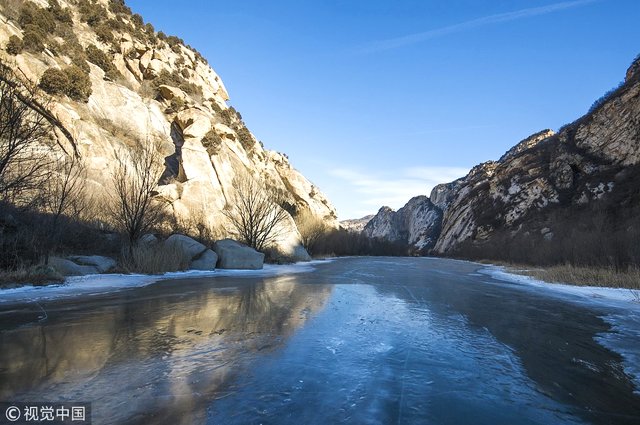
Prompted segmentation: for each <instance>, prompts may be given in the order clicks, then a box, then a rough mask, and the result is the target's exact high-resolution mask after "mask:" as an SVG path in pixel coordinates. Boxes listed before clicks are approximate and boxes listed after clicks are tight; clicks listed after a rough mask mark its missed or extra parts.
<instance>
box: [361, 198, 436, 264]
mask: <svg viewBox="0 0 640 425" xmlns="http://www.w3.org/2000/svg"><path fill="white" fill-rule="evenodd" d="M441 222H442V211H441V210H440V208H438V207H437V206H435V205H434V204H433V203H432V202H431V201H430V200H429V198H428V197H426V196H416V197H414V198H412V199H410V200H409V202H407V204H406V205H405V206H404V207H402V208H400V209H399V210H398V211H397V212H396V211H393V210H392V209H391V208H389V207H382V208H380V210H379V211H378V213H377V214H376V215H375V216H374V217H373V218H372V219H371V220H370V221H369V222H368V223H367V224H366V226H365V227H364V229H363V231H362V233H363V234H364V235H366V236H368V237H370V238H382V239H386V240H388V241H391V242H398V243H402V244H406V245H408V246H410V247H412V248H413V249H415V250H416V251H418V252H427V251H428V250H429V249H431V248H433V246H434V245H435V243H436V240H437V237H438V234H439V233H440V226H441Z"/></svg>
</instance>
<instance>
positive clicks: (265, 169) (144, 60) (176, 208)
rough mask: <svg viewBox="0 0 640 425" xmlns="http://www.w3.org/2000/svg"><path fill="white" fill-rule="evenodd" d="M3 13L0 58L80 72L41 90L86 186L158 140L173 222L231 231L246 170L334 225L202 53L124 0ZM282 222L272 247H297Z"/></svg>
mask: <svg viewBox="0 0 640 425" xmlns="http://www.w3.org/2000/svg"><path fill="white" fill-rule="evenodd" d="M0 12H1V13H0V20H2V25H1V26H0V46H2V47H3V50H2V52H1V53H0V58H1V59H2V60H3V61H4V62H5V63H9V64H10V65H11V66H12V67H14V68H15V69H16V70H18V72H19V73H20V74H22V75H24V76H25V77H26V78H28V79H29V80H30V81H33V82H38V81H42V80H43V75H44V74H45V72H48V75H47V77H56V76H58V77H59V76H60V75H61V74H64V73H67V75H71V73H70V72H71V71H70V70H71V69H72V68H73V70H75V71H77V72H80V73H82V72H86V75H87V76H88V78H89V81H90V83H89V84H88V90H87V87H81V88H78V90H80V89H82V90H84V91H80V92H78V90H76V91H73V90H67V89H66V88H65V87H63V86H62V85H59V86H58V85H56V84H57V83H59V81H58V80H55V78H53V79H50V80H47V82H48V84H47V85H46V87H47V89H48V91H49V93H51V94H52V96H53V97H52V99H53V100H52V102H51V103H50V110H51V112H52V114H53V115H54V116H55V117H56V118H57V119H58V120H59V121H60V122H61V124H62V126H61V128H64V129H66V130H68V133H69V135H71V137H66V136H65V135H64V134H62V133H61V132H60V131H57V132H56V137H57V138H58V142H59V144H60V145H61V146H63V147H66V148H67V150H75V151H77V152H78V153H79V155H80V156H81V157H82V158H84V160H85V162H86V163H87V165H88V171H89V173H88V181H87V185H89V186H90V187H91V188H92V192H94V193H101V194H102V193H108V192H110V191H111V190H112V182H111V180H110V176H111V173H112V170H113V167H114V163H115V161H114V159H115V154H116V152H117V151H118V150H119V149H130V148H131V147H132V146H133V145H135V144H136V143H149V142H150V141H160V145H161V151H162V152H161V154H162V156H163V157H165V160H166V170H165V173H164V176H163V179H162V180H161V182H160V185H159V186H158V197H159V198H161V199H163V200H164V201H165V202H166V203H167V205H168V207H167V208H168V210H169V211H170V212H171V213H172V214H173V215H174V216H175V218H176V221H179V222H182V223H186V225H188V226H195V227H197V226H201V225H205V226H207V227H209V228H211V229H213V231H214V232H217V233H219V234H221V235H224V234H226V233H228V229H229V226H228V222H227V219H226V217H225V216H224V214H222V210H223V209H224V208H231V207H233V206H232V205H229V204H230V201H231V200H232V199H233V194H234V190H235V189H234V185H233V179H234V177H235V176H238V175H242V174H248V175H251V176H253V177H254V178H256V179H258V180H259V181H260V182H262V183H263V184H264V185H265V187H268V188H270V189H272V190H274V191H277V192H279V193H280V194H281V195H282V197H283V199H284V201H283V207H284V208H285V209H286V210H287V211H288V212H289V213H290V214H292V215H293V214H295V213H296V212H297V211H301V210H304V209H306V210H309V211H311V213H312V214H314V215H315V216H317V217H320V218H322V219H323V220H325V221H326V222H327V223H329V224H330V225H331V226H333V227H336V226H337V221H336V212H335V209H334V208H333V206H332V205H331V204H330V202H329V201H328V199H327V198H326V197H325V196H324V195H323V194H322V193H321V192H320V191H319V189H318V188H317V187H315V186H314V185H313V184H312V183H311V182H309V181H308V180H307V179H306V178H305V177H304V176H303V175H301V174H300V173H299V172H298V171H297V170H295V169H294V168H293V166H292V165H291V164H290V163H289V161H288V159H287V157H286V156H285V155H282V154H279V153H276V152H273V151H269V150H266V149H264V148H263V146H262V143H261V142H259V141H258V140H257V139H256V138H255V137H254V135H253V134H251V133H250V132H249V130H248V129H247V127H246V126H245V124H244V122H243V121H242V117H241V116H240V114H239V113H238V112H237V111H235V109H233V108H232V107H229V106H228V105H227V100H228V99H229V96H228V94H227V91H226V89H225V86H224V84H223V82H222V80H221V79H220V77H219V76H218V75H217V74H216V73H215V71H214V70H213V69H212V68H211V67H210V66H209V65H208V64H207V62H206V60H205V59H204V58H203V57H202V56H201V55H200V54H199V53H198V52H197V51H195V50H194V49H193V48H191V47H189V46H185V45H184V43H183V42H182V40H180V39H179V38H177V37H174V36H166V35H165V34H163V33H159V32H155V31H154V29H153V26H151V25H150V24H146V25H145V24H144V23H143V21H142V18H141V17H140V16H139V15H132V14H131V11H130V10H129V9H128V8H127V7H126V6H125V5H124V3H123V2H122V1H117V0H111V1H109V0H97V1H89V0H80V1H68V0H59V1H49V2H47V1H44V0H38V1H34V2H29V1H20V0H16V1H13V2H10V4H9V2H7V3H3V4H2V5H0ZM51 70H54V71H56V72H52V71H51ZM74 75H75V74H74ZM63 77H64V76H63ZM65 78H66V77H65ZM68 80H69V78H67V80H65V84H69V81H68ZM41 85H42V83H41ZM287 226H288V229H287V230H288V231H287V232H285V233H286V236H283V237H282V238H281V240H280V241H279V246H280V247H281V248H282V249H283V250H284V251H285V252H293V251H294V248H295V247H297V246H298V245H299V235H298V234H297V230H296V228H295V223H294V221H293V219H292V218H291V220H289V223H288V225H287Z"/></svg>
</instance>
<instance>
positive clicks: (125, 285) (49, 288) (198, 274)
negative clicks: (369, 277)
mask: <svg viewBox="0 0 640 425" xmlns="http://www.w3.org/2000/svg"><path fill="white" fill-rule="evenodd" d="M329 261H333V259H328V260H315V261H309V262H306V263H296V264H287V265H273V264H265V265H264V268H263V269H261V270H223V269H216V270H189V271H184V272H171V273H165V274H162V275H145V274H93V275H86V276H72V277H68V278H67V279H66V280H65V282H64V283H63V284H57V285H46V286H21V287H18V288H10V289H1V290H0V304H2V303H15V302H24V301H38V300H45V299H46V300H51V299H59V298H71V297H76V296H87V295H98V294H105V293H109V292H114V291H119V290H124V289H130V288H140V287H143V286H147V285H151V284H153V283H156V282H160V281H163V280H170V279H193V278H203V277H213V278H219V277H225V276H232V277H270V276H280V275H284V274H293V273H307V272H311V271H313V270H314V269H315V267H314V266H315V265H317V264H321V263H325V262H329Z"/></svg>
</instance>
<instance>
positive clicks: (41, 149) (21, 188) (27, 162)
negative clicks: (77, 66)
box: [0, 62, 51, 204]
mask: <svg viewBox="0 0 640 425" xmlns="http://www.w3.org/2000/svg"><path fill="white" fill-rule="evenodd" d="M34 102H36V103H38V104H39V105H41V107H40V108H39V109H34V108H33V107H32V106H31V105H33V103H34ZM43 111H45V112H46V108H45V106H43V105H42V104H41V103H40V102H39V101H38V100H37V91H36V90H35V89H33V88H32V87H30V86H29V84H28V83H26V82H24V81H22V80H21V79H19V78H18V77H17V76H16V75H15V73H14V72H13V71H12V70H11V69H10V68H9V67H8V66H6V65H5V64H3V63H1V62H0V199H1V200H7V201H11V202H12V203H14V204H20V203H29V202H30V200H29V199H28V198H29V195H30V194H32V193H33V192H34V191H35V190H37V189H38V187H39V186H40V184H41V183H42V182H43V181H44V180H45V178H46V176H47V171H48V165H49V164H50V162H51V159H50V156H49V154H50V144H51V139H50V137H49V136H50V135H51V127H50V125H49V123H48V120H47V118H46V117H45V115H44V114H43Z"/></svg>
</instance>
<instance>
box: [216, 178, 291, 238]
mask: <svg viewBox="0 0 640 425" xmlns="http://www.w3.org/2000/svg"><path fill="white" fill-rule="evenodd" d="M233 187H234V189H235V192H234V195H233V196H232V197H231V199H230V204H231V205H229V208H225V209H224V210H223V214H224V215H225V216H226V217H227V218H228V219H229V221H230V222H231V225H232V226H233V227H234V229H235V231H236V232H237V233H238V237H239V238H240V241H241V242H243V243H245V244H247V245H249V246H250V247H252V248H253V249H256V250H258V251H262V250H263V249H264V248H266V247H268V246H269V245H271V244H273V243H274V242H275V241H276V240H277V239H278V238H279V237H280V236H282V234H283V232H284V224H285V223H286V221H287V220H288V219H289V214H288V213H287V212H286V211H285V210H284V209H283V208H282V207H281V206H280V204H282V202H281V201H282V200H281V199H280V196H279V195H278V193H277V192H276V191H275V190H273V189H269V188H266V187H264V186H263V185H262V184H260V183H259V182H258V181H257V180H255V179H254V178H253V177H251V176H250V175H248V174H240V175H238V176H236V177H235V178H234V179H233Z"/></svg>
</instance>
